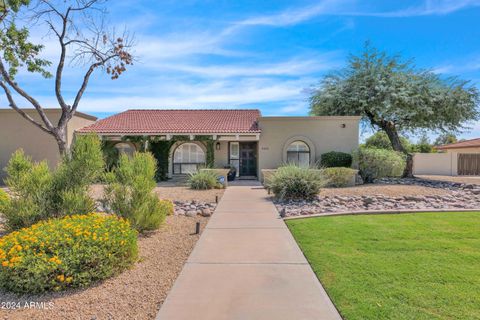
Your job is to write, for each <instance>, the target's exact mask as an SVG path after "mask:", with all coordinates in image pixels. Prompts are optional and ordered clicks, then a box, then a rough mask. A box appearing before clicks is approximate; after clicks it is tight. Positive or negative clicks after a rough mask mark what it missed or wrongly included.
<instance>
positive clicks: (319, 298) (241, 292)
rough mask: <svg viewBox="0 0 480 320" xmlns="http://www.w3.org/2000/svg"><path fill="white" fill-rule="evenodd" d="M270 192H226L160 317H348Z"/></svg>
mask: <svg viewBox="0 0 480 320" xmlns="http://www.w3.org/2000/svg"><path fill="white" fill-rule="evenodd" d="M266 196H267V194H266V192H265V190H264V189H263V188H262V187H261V186H260V185H259V184H258V185H257V184H255V185H252V186H231V187H229V188H228V189H227V190H226V191H225V194H224V195H223V197H222V199H221V201H220V203H219V204H218V206H217V208H216V210H215V213H214V215H213V216H212V218H211V219H210V221H209V223H208V225H207V227H206V229H205V230H204V232H203V234H202V236H201V238H200V240H199V241H198V243H197V245H196V247H195V249H194V250H193V252H192V254H191V255H190V257H189V259H188V261H187V263H186V264H185V266H184V267H183V270H182V272H181V273H180V275H179V277H178V279H177V280H176V282H175V284H174V286H173V288H172V290H171V292H170V293H169V295H168V297H167V299H166V301H165V303H164V304H163V306H162V308H161V309H160V312H159V314H158V316H157V319H161V320H180V319H182V320H183V319H195V320H207V319H208V320H223V319H225V320H226V319H228V320H237V319H238V320H255V319H262V320H264V319H275V320H282V319H285V320H292V319H295V320H302V319H305V320H307V319H312V320H313V319H315V320H323V319H325V320H327V319H341V317H340V315H339V314H338V312H337V310H336V309H335V307H334V306H333V304H332V303H331V301H330V299H329V298H328V296H327V294H326V293H325V291H324V290H323V288H322V286H321V285H320V283H319V282H318V280H317V278H316V277H315V274H314V273H313V271H312V269H311V268H310V265H309V264H308V263H307V261H306V259H305V257H304V256H303V254H302V252H301V251H300V249H299V248H298V246H297V244H296V242H295V240H294V239H293V237H292V236H291V234H290V232H289V231H288V229H287V227H286V226H285V224H284V222H283V221H282V220H281V219H280V218H279V216H278V213H277V211H276V210H275V207H274V205H273V204H272V203H271V202H270V201H269V200H267V199H266Z"/></svg>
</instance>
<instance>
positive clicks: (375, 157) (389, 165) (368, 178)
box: [355, 148, 406, 182]
mask: <svg viewBox="0 0 480 320" xmlns="http://www.w3.org/2000/svg"><path fill="white" fill-rule="evenodd" d="M355 162H356V163H358V168H359V170H360V175H361V176H362V178H363V181H365V182H373V181H374V180H375V179H378V178H384V177H399V176H401V175H402V173H403V170H404V169H405V164H406V160H405V156H404V155H403V154H401V153H399V152H395V151H390V150H385V149H376V148H360V149H359V150H358V151H357V152H356V153H355Z"/></svg>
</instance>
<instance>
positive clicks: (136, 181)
mask: <svg viewBox="0 0 480 320" xmlns="http://www.w3.org/2000/svg"><path fill="white" fill-rule="evenodd" d="M155 170H156V162H155V158H154V157H153V156H152V155H151V154H150V153H135V154H134V155H133V157H129V156H127V155H121V156H120V160H119V163H118V166H117V167H116V168H115V169H114V170H113V172H110V173H108V174H107V186H106V187H105V199H104V202H105V204H106V207H107V208H108V210H109V211H110V212H112V213H115V214H117V215H119V216H121V217H124V218H126V219H128V220H129V221H130V223H131V224H132V226H133V227H134V228H135V229H137V230H138V231H140V232H143V231H147V230H155V229H158V227H160V225H161V223H162V222H163V221H164V220H165V216H166V214H167V212H166V210H165V205H162V203H161V201H160V199H158V196H157V195H156V194H155V193H154V192H153V189H154V188H155V186H156V182H155Z"/></svg>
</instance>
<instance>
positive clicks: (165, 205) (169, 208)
mask: <svg viewBox="0 0 480 320" xmlns="http://www.w3.org/2000/svg"><path fill="white" fill-rule="evenodd" d="M160 207H161V208H162V210H163V211H164V212H165V215H167V216H171V215H173V214H174V213H175V207H174V205H173V202H172V201H170V200H160Z"/></svg>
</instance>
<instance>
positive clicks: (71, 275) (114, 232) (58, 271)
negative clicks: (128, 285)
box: [0, 214, 138, 294]
mask: <svg viewBox="0 0 480 320" xmlns="http://www.w3.org/2000/svg"><path fill="white" fill-rule="evenodd" d="M137 252H138V248H137V233H136V232H135V231H134V230H132V229H131V228H130V224H129V223H128V222H127V221H125V220H123V219H118V218H117V217H115V216H106V215H99V214H89V215H73V216H69V217H66V218H63V219H52V220H48V221H43V222H40V223H37V224H35V225H33V226H31V227H30V228H25V229H22V230H20V231H16V232H12V233H10V234H8V235H6V236H4V237H2V238H1V239H0V263H1V266H0V287H2V288H3V289H6V290H8V291H13V292H16V293H28V294H32V293H40V292H44V291H51V290H53V291H59V290H64V289H67V288H75V287H85V286H88V285H89V284H91V283H92V282H95V281H98V280H102V279H106V278H108V277H111V276H112V275H115V274H118V273H119V272H121V271H123V270H125V269H126V268H128V267H130V266H131V265H132V264H133V263H134V262H135V261H136V259H137Z"/></svg>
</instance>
